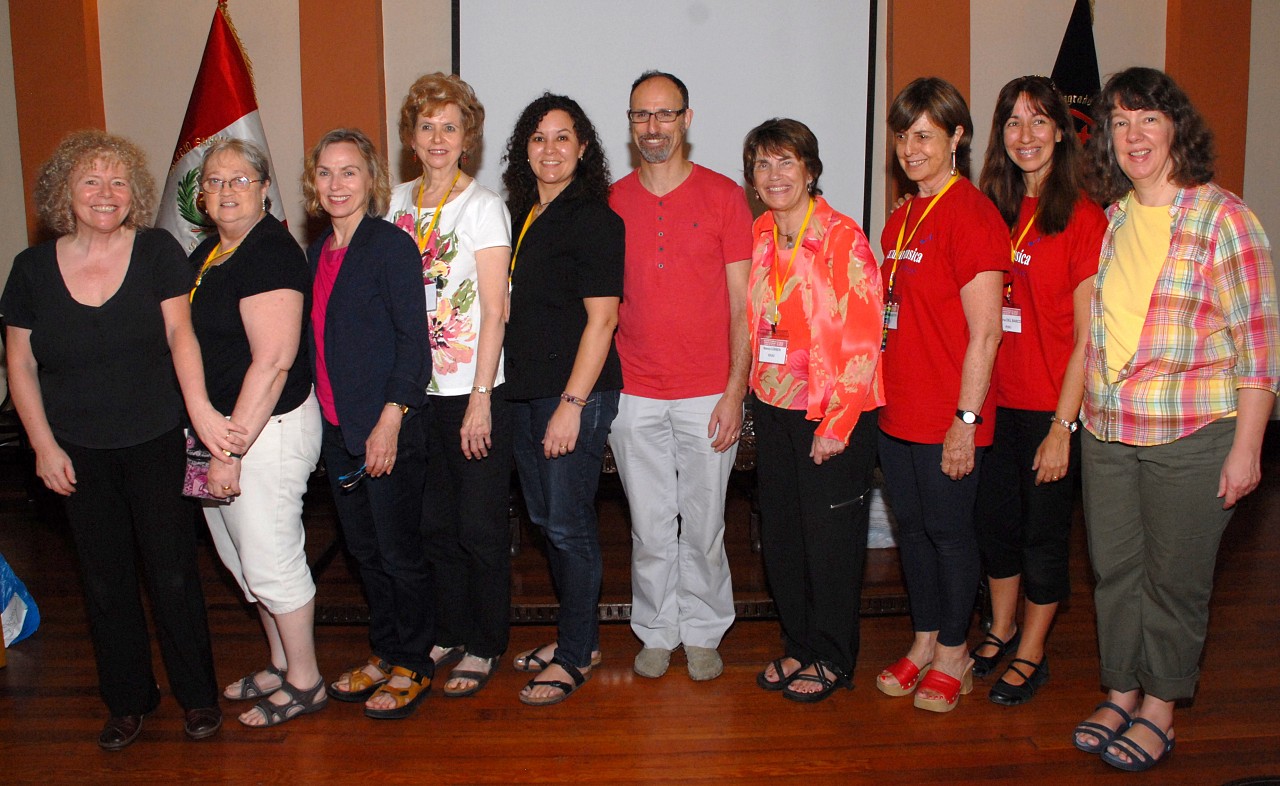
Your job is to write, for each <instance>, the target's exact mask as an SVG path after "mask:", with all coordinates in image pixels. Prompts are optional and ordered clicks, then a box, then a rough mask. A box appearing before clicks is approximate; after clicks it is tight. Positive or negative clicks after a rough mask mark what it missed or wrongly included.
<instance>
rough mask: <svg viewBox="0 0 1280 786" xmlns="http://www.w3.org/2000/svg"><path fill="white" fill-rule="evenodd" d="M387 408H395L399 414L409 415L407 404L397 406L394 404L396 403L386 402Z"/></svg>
mask: <svg viewBox="0 0 1280 786" xmlns="http://www.w3.org/2000/svg"><path fill="white" fill-rule="evenodd" d="M387 406H388V407H395V408H396V409H398V410H400V414H401V415H408V414H409V405H408V404H397V403H396V402H394V401H388V402H387Z"/></svg>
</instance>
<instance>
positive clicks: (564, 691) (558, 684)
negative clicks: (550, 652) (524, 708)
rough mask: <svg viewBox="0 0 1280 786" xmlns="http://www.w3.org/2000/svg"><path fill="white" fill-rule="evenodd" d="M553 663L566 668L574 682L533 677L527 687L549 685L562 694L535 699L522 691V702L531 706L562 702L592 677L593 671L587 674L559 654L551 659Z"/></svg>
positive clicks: (545, 705) (547, 705)
mask: <svg viewBox="0 0 1280 786" xmlns="http://www.w3.org/2000/svg"><path fill="white" fill-rule="evenodd" d="M551 664H555V665H556V666H559V667H560V668H562V669H564V671H565V673H566V674H568V675H569V678H570V679H572V680H573V684H572V685H570V684H569V683H567V682H564V681H563V680H540V679H538V678H537V677H534V678H533V679H531V680H529V682H527V683H526V684H525V687H526V688H534V687H537V686H539V685H548V686H550V687H552V688H557V689H559V691H560V695H559V696H550V697H547V698H545V699H534V698H530V697H528V696H526V695H524V693H523V692H521V694H520V701H521V702H523V703H524V704H528V705H529V706H530V707H549V706H551V705H552V704H559V703H560V702H562V701H564V700H565V699H567V698H569V696H571V695H572V694H573V692H574V691H576V690H577V689H578V688H581V687H582V684H583V683H584V682H586V681H587V680H589V679H590V678H591V672H587V673H586V674H583V673H582V671H581V670H580V669H578V668H577V667H576V666H574V665H572V664H570V663H566V662H565V661H563V660H561V659H560V656H559V655H557V656H556V657H554V658H552V659H551ZM551 664H547V665H551Z"/></svg>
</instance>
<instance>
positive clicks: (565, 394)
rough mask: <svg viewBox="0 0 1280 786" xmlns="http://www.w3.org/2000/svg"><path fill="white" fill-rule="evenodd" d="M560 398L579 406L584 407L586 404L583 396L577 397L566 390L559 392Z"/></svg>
mask: <svg viewBox="0 0 1280 786" xmlns="http://www.w3.org/2000/svg"><path fill="white" fill-rule="evenodd" d="M560 400H561V401H567V402H569V403H570V404H576V405H577V406H579V407H585V406H586V405H587V400H586V399H585V398H578V397H577V396H575V395H573V394H572V393H570V392H569V391H567V390H566V391H565V392H563V393H561V394H560Z"/></svg>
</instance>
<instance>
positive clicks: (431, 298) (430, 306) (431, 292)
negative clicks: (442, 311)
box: [423, 280, 440, 314]
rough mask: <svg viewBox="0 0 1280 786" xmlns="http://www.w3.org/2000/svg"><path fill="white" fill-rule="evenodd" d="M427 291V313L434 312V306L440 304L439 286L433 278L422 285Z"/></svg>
mask: <svg viewBox="0 0 1280 786" xmlns="http://www.w3.org/2000/svg"><path fill="white" fill-rule="evenodd" d="M423 288H424V289H425V290H426V292H427V313H428V314H434V313H436V307H438V306H439V305H440V287H439V286H438V285H437V284H436V282H435V281H434V280H432V281H428V282H427V283H426V286H425V287H423Z"/></svg>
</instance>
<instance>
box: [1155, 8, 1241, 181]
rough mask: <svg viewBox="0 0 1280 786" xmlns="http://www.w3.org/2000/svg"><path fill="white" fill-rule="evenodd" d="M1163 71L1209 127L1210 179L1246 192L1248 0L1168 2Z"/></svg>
mask: <svg viewBox="0 0 1280 786" xmlns="http://www.w3.org/2000/svg"><path fill="white" fill-rule="evenodd" d="M1168 3H1169V6H1168V8H1169V10H1168V18H1167V20H1166V23H1165V70H1166V72H1167V73H1168V74H1169V76H1172V77H1173V78H1174V79H1176V80H1177V81H1178V84H1179V85H1181V86H1182V89H1183V90H1186V91H1187V95H1189V96H1190V97H1191V101H1192V102H1193V103H1194V104H1195V105H1196V108H1197V109H1199V110H1200V113H1201V114H1203V115H1204V117H1205V120H1206V121H1208V123H1209V127H1210V128H1212V129H1213V134H1214V140H1215V142H1216V147H1217V151H1218V171H1217V175H1216V176H1215V177H1214V180H1216V181H1217V182H1218V183H1219V184H1220V185H1221V186H1222V187H1223V188H1226V189H1229V190H1231V191H1234V192H1235V193H1237V194H1239V193H1241V192H1242V191H1244V151H1245V135H1246V129H1247V128H1248V126H1249V122H1248V121H1249V33H1250V27H1251V24H1250V22H1251V20H1252V13H1253V9H1252V4H1251V3H1250V0H1168Z"/></svg>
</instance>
